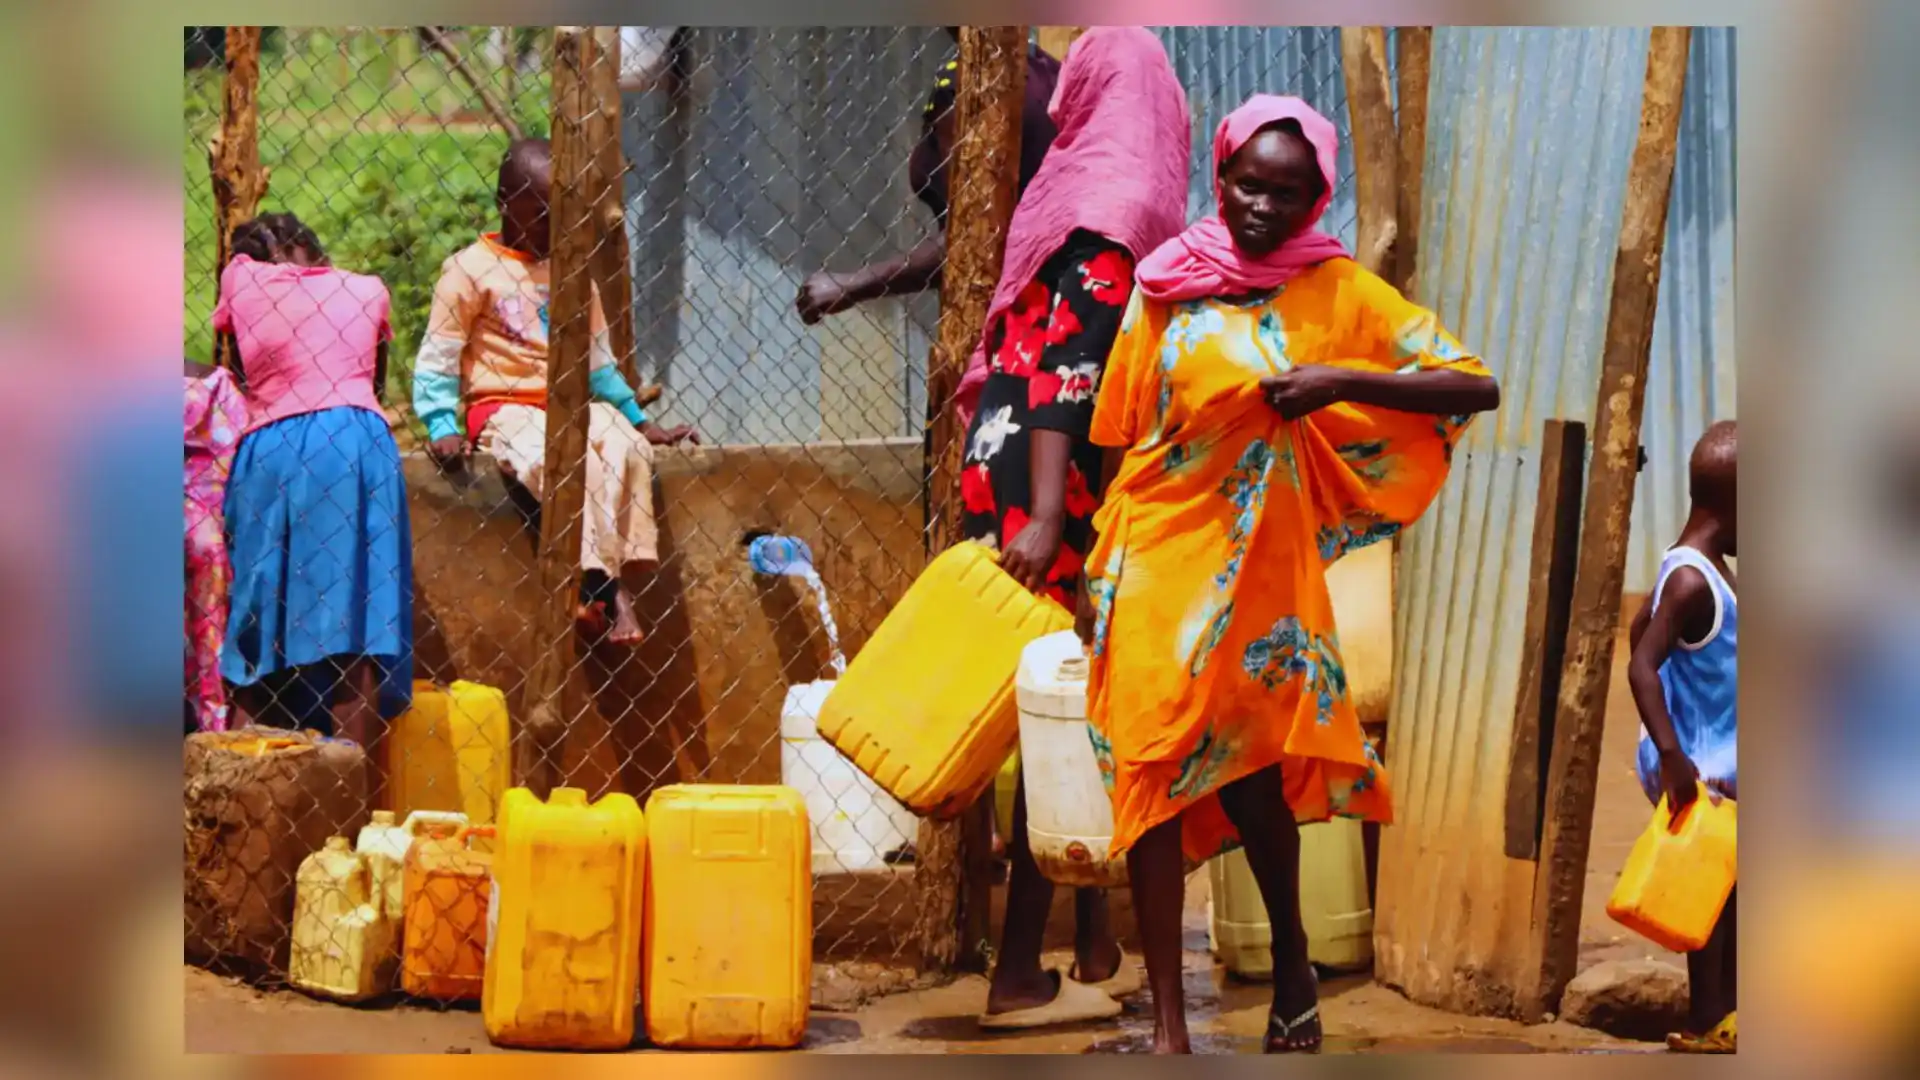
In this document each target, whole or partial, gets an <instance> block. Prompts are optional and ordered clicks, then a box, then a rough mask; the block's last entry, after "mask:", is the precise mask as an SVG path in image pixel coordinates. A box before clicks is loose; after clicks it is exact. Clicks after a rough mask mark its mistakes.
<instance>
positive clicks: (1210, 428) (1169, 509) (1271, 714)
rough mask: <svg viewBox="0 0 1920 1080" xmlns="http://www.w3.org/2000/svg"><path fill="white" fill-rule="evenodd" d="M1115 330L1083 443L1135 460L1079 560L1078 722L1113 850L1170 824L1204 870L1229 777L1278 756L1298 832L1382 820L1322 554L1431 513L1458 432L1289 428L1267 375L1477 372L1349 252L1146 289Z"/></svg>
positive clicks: (1367, 413)
mask: <svg viewBox="0 0 1920 1080" xmlns="http://www.w3.org/2000/svg"><path fill="white" fill-rule="evenodd" d="M1122 324H1123V325H1124V326H1125V327H1126V329H1125V330H1123V331H1122V333H1121V334H1120V336H1119V338H1118V340H1117V341H1116V342H1115V343H1114V347H1113V350H1112V354H1111V355H1110V356H1109V357H1108V359H1107V366H1106V370H1105V372H1104V374H1103V376H1102V382H1101V386H1100V390H1099V395H1098V399H1097V403H1096V405H1095V409H1094V417H1093V425H1092V428H1091V435H1092V438H1093V439H1094V440H1095V441H1097V442H1098V443H1100V444H1101V445H1104V446H1117V447H1123V448H1125V450H1126V455H1125V457H1124V459H1123V460H1122V463H1121V465H1120V471H1119V473H1118V474H1117V475H1116V476H1114V477H1113V479H1112V481H1111V484H1110V486H1109V488H1108V490H1107V497H1106V502H1105V504H1104V505H1102V506H1101V508H1100V510H1099V512H1098V514H1097V515H1096V518H1095V523H1096V525H1097V532H1098V536H1097V539H1096V541H1095V544H1094V549H1093V551H1092V552H1091V553H1090V554H1089V556H1088V559H1087V565H1088V566H1089V567H1090V568H1093V570H1094V572H1093V573H1091V574H1090V576H1089V579H1088V589H1089V591H1090V592H1091V594H1092V596H1093V599H1094V602H1095V609H1094V616H1095V634H1096V641H1095V647H1094V650H1093V664H1092V672H1091V678H1090V682H1089V685H1088V718H1089V721H1090V722H1091V723H1092V724H1093V725H1094V727H1095V728H1096V729H1097V730H1098V732H1099V738H1100V740H1101V742H1100V743H1099V745H1100V746H1101V747H1102V750H1101V752H1102V754H1103V755H1106V754H1110V755H1111V759H1112V763H1111V765H1110V766H1108V765H1105V764H1103V766H1102V768H1103V773H1106V772H1108V771H1110V774H1111V777H1112V781H1111V787H1110V789H1109V790H1110V793H1111V796H1112V801H1113V810H1114V838H1113V850H1114V852H1115V853H1116V854H1124V853H1125V852H1126V851H1127V849H1128V848H1130V847H1131V846H1132V845H1133V844H1134V843H1135V842H1137V841H1138V840H1139V838H1140V837H1141V836H1142V835H1144V834H1145V833H1146V832H1147V831H1148V830H1150V829H1152V828H1153V827H1155V826H1157V825H1159V824H1161V823H1163V822H1166V821H1170V820H1174V819H1176V818H1177V819H1178V820H1179V822H1180V834H1181V846H1182V849H1183V854H1184V856H1185V858H1186V859H1187V860H1188V861H1189V862H1190V863H1191V862H1197V861H1199V860H1204V859H1207V858H1210V857H1212V856H1213V855H1215V854H1218V853H1219V852H1220V851H1222V850H1225V849H1226V848H1228V847H1230V846H1231V845H1233V844H1234V843H1236V842H1237V834H1236V833H1235V830H1234V828H1233V824H1232V822H1231V821H1230V820H1229V819H1228V818H1227V816H1226V812H1225V810H1224V809H1223V808H1222V807H1221V805H1220V797H1219V792H1220V789H1221V787H1222V786H1223V785H1226V784H1230V783H1232V782H1234V781H1235V780H1238V779H1240V778H1242V777H1245V776H1248V775H1251V774H1253V773H1256V772H1259V771H1261V770H1263V769H1268V768H1273V767H1278V768H1279V769H1280V774H1281V781H1282V784H1283V787H1284V793H1285V797H1286V801H1287V805H1288V808H1289V809H1290V810H1291V811H1292V813H1293V815H1294V817H1295V818H1296V819H1297V820H1299V821H1303V822H1304V821H1324V820H1326V819H1327V818H1329V817H1332V816H1336V815H1340V816H1348V817H1355V818H1362V819H1365V820H1369V821H1379V822H1388V821H1391V820H1392V818H1393V802H1392V793H1391V791H1390V784H1389V779H1388V777H1387V775H1386V773H1385V771H1384V770H1383V769H1381V768H1380V764H1379V759H1378V757H1377V756H1376V755H1375V754H1374V753H1373V752H1372V751H1371V749H1363V748H1364V747H1365V739H1364V736H1363V735H1362V732H1361V730H1360V724H1359V719H1358V718H1357V717H1356V715H1355V714H1354V711H1353V705H1352V703H1351V701H1350V700H1349V696H1348V685H1347V684H1348V672H1347V670H1346V668H1345V666H1344V663H1343V661H1342V659H1341V654H1340V648H1339V637H1338V634H1337V631H1336V628H1335V626H1334V619H1333V611H1332V603H1331V600H1330V597H1329V596H1328V594H1327V584H1326V579H1325V571H1324V565H1325V561H1331V560H1332V559H1335V558H1338V557H1339V556H1340V555H1342V554H1344V553H1345V552H1346V551H1349V550H1352V549H1354V548H1358V547H1361V546H1364V545H1366V544H1368V543H1374V542H1377V541H1379V540H1381V539H1385V538H1387V537H1390V536H1392V535H1394V533H1395V532H1396V531H1398V530H1399V529H1401V528H1403V527H1404V526H1405V525H1406V524H1407V523H1409V522H1412V521H1414V520H1415V519H1417V518H1418V517H1419V516H1420V514H1421V513H1422V512H1423V511H1424V510H1425V509H1426V507H1427V505H1428V504H1429V503H1430V502H1431V501H1432V499H1433V498H1434V496H1435V495H1436V494H1437V493H1438V492H1439V490H1440V486H1441V484H1442V483H1443V482H1444V481H1445V479H1446V476H1447V472H1448V454H1449V452H1450V451H1451V449H1452V447H1453V445H1454V443H1455V441H1456V440H1457V439H1458V438H1460V436H1461V432H1462V428H1461V427H1459V426H1455V425H1453V423H1452V421H1451V419H1450V418H1440V417H1433V416H1423V415H1418V414H1413V413H1405V412H1398V411H1394V410H1388V409H1374V408H1370V407H1367V406H1362V405H1357V404H1354V403H1350V402H1348V403H1341V404H1338V405H1334V406H1332V407H1329V408H1325V409H1322V410H1319V411H1318V412H1315V413H1312V414H1309V415H1308V416H1305V417H1302V418H1300V419H1297V420H1292V421H1285V420H1281V419H1280V418H1279V414H1278V413H1277V412H1276V411H1274V410H1273V409H1271V408H1269V407H1266V406H1265V404H1264V402H1262V401H1260V400H1258V395H1259V389H1258V383H1259V380H1260V379H1261V378H1263V377H1265V376H1267V375H1270V374H1274V373H1278V372H1280V371H1285V370H1290V369H1292V368H1296V367H1301V366H1306V365H1312V364H1328V363H1338V364H1341V365H1342V366H1347V367H1353V368H1357V369H1360V370H1365V371H1370V372H1374V373H1380V374H1389V373H1392V372H1396V371H1400V370H1403V369H1404V370H1413V371H1423V370H1433V369H1436V368H1447V369H1451V370H1456V371H1464V372H1468V373H1472V374H1479V375H1484V374H1486V368H1485V366H1484V365H1482V364H1481V363H1480V362H1479V361H1477V360H1475V359H1473V358H1472V357H1470V356H1467V355H1466V354H1465V353H1464V351H1463V350H1460V349H1459V348H1458V343H1457V342H1454V341H1453V339H1452V338H1451V337H1448V336H1446V334H1445V332H1444V331H1442V330H1440V329H1439V327H1438V326H1437V324H1436V323H1435V321H1434V319H1433V317H1432V315H1431V314H1430V313H1428V312H1425V311H1422V310H1421V309H1420V308H1418V307H1417V306H1416V305H1414V304H1412V303H1410V302H1408V301H1407V300H1406V298H1405V297H1403V296H1401V295H1400V294H1399V293H1398V292H1397V291H1395V290H1394V289H1393V287H1392V286H1390V285H1388V284H1387V283H1386V282H1384V281H1382V280H1381V279H1380V278H1379V277H1378V276H1377V275H1373V274H1370V273H1368V272H1367V271H1365V270H1363V269H1361V268H1360V267H1359V266H1358V265H1357V264H1355V263H1353V262H1352V261H1351V260H1347V259H1333V260H1329V261H1328V262H1326V263H1322V264H1321V265H1320V266H1318V267H1316V268H1314V269H1312V270H1309V271H1307V272H1305V273H1303V274H1301V275H1300V276H1298V277H1296V278H1294V279H1292V280H1291V281H1289V282H1288V283H1287V285H1286V286H1285V288H1283V289H1278V290H1274V291H1272V292H1270V293H1267V294H1266V295H1264V296H1257V297H1251V298H1248V297H1240V298H1233V299H1217V300H1199V301H1193V302H1182V303H1175V304H1157V303H1153V302H1151V301H1146V300H1144V299H1143V298H1141V297H1139V296H1138V295H1136V296H1135V297H1134V299H1133V301H1132V303H1131V304H1130V307H1129V311H1128V312H1127V314H1126V315H1125V316H1123V318H1122ZM1409 349H1413V350H1414V351H1413V352H1412V353H1409V352H1408V350H1409ZM1316 556H1319V557H1318V558H1316ZM1323 560H1325V561H1323Z"/></svg>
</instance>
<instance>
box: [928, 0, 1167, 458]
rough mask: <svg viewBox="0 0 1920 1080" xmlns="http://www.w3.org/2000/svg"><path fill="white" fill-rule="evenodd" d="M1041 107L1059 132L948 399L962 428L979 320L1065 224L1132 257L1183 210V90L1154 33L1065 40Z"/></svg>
mask: <svg viewBox="0 0 1920 1080" xmlns="http://www.w3.org/2000/svg"><path fill="white" fill-rule="evenodd" d="M1048 112H1049V113H1050V114H1051V115H1052V117H1053V120H1054V123H1055V124H1056V125H1058V127H1059V129H1060V134H1059V135H1058V136H1056V137H1055V138H1054V140H1053V145H1052V146H1051V147H1049V148H1048V149H1047V156H1046V160H1045V161H1043V162H1042V163H1041V165H1040V171H1039V172H1038V173H1035V174H1034V177H1033V182H1032V183H1030V184H1028V185H1027V190H1026V193H1025V194H1024V195H1022V196H1021V197H1020V205H1019V206H1017V207H1015V208H1014V211H1013V221H1012V223H1011V224H1010V225H1009V226H1008V228H1007V250H1006V259H1005V261H1004V262H1003V263H1002V264H1001V268H1000V284H999V286H998V287H997V288H996V289H995V290H994V293H993V302H992V303H991V304H989V305H988V307H987V321H986V323H985V326H984V327H983V332H982V334H981V338H982V340H981V343H980V344H979V345H976V346H975V347H974V352H973V356H972V358H971V359H970V360H969V361H968V362H967V373H966V375H965V376H963V377H962V378H961V380H960V387H959V391H958V394H957V400H956V402H955V408H956V410H957V411H958V413H959V417H960V424H961V426H962V427H963V428H964V427H965V426H966V425H967V424H969V423H971V422H972V420H973V411H974V409H975V408H976V407H977V406H978V404H979V401H980V387H981V386H982V385H984V384H985V383H986V381H987V354H986V347H985V337H986V335H985V332H984V330H985V328H986V327H991V326H993V323H994V320H995V319H997V318H999V317H1000V315H1002V314H1003V313H1004V312H1006V311H1007V309H1009V308H1011V307H1012V306H1013V301H1014V299H1015V297H1017V296H1019V295H1020V290H1021V289H1023V288H1025V287H1026V286H1027V283H1028V282H1030V281H1032V280H1033V276H1034V275H1035V274H1036V273H1039V271H1040V267H1041V265H1042V264H1044V263H1045V262H1046V261H1047V259H1048V258H1049V257H1051V256H1052V255H1053V253H1054V252H1055V251H1058V250H1059V249H1060V245H1061V244H1063V243H1065V242H1066V239H1067V236H1068V235H1069V234H1071V233H1072V232H1073V231H1074V230H1075V229H1086V230H1088V231H1089V232H1096V233H1099V234H1100V235H1101V236H1104V237H1106V238H1107V239H1109V240H1112V241H1114V242H1115V243H1118V244H1120V245H1122V246H1124V247H1125V248H1126V249H1127V250H1128V251H1129V252H1131V253H1132V254H1133V257H1134V258H1135V259H1136V260H1138V259H1140V258H1141V257H1143V256H1145V255H1146V253H1147V252H1150V251H1152V250H1153V249H1154V248H1156V247H1159V246H1160V245H1161V244H1162V243H1164V242H1165V241H1166V240H1167V238H1168V237H1171V236H1173V235H1174V234H1175V233H1177V232H1179V231H1180V226H1181V225H1183V224H1184V223H1185V222H1186V219H1187V164H1188V161H1189V160H1190V159H1191V157H1192V151H1191V146H1192V142H1193V139H1192V128H1191V126H1190V125H1189V122H1188V119H1187V95H1186V91H1185V90H1182V89H1181V87H1180V80H1179V78H1178V77H1176V76H1175V75H1174V73H1173V64H1172V63H1171V62H1170V61H1168V59H1167V51H1166V49H1165V48H1163V47H1162V46H1161V44H1160V39H1159V38H1157V37H1154V36H1153V34H1152V33H1150V32H1149V31H1147V30H1146V29H1144V28H1142V27H1138V26H1096V27H1094V28H1093V29H1091V30H1088V31H1087V32H1086V33H1085V34H1083V35H1081V36H1080V38H1079V39H1077V40H1076V41H1075V42H1074V43H1073V47H1072V48H1070V49H1068V50H1067V60H1066V64H1065V65H1064V66H1063V67H1062V68H1061V69H1060V85H1059V88H1058V89H1057V90H1055V92H1054V97H1053V103H1052V105H1051V106H1050V107H1049V108H1048Z"/></svg>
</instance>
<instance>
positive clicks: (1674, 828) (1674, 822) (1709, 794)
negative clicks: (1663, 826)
mask: <svg viewBox="0 0 1920 1080" xmlns="http://www.w3.org/2000/svg"><path fill="white" fill-rule="evenodd" d="M1693 787H1694V792H1695V794H1694V797H1693V801H1692V802H1690V803H1688V804H1687V805H1685V806H1683V807H1681V808H1680V812H1679V813H1678V814H1676V813H1674V812H1673V810H1672V808H1671V807H1669V806H1668V805H1667V797H1666V796H1665V795H1661V796H1660V813H1661V814H1662V815H1663V816H1664V817H1665V818H1666V820H1667V834H1668V835H1669V836H1679V835H1680V831H1681V830H1682V829H1684V828H1686V825H1687V823H1688V822H1689V821H1692V820H1693V811H1694V810H1695V809H1696V808H1697V807H1699V806H1700V804H1701V803H1704V802H1707V801H1708V800H1712V803H1713V805H1715V806H1718V805H1719V803H1720V796H1719V795H1718V794H1717V793H1715V792H1713V791H1712V790H1710V789H1709V788H1708V787H1707V782H1706V781H1705V780H1695V781H1694V782H1693Z"/></svg>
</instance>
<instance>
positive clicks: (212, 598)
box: [185, 361, 247, 731]
mask: <svg viewBox="0 0 1920 1080" xmlns="http://www.w3.org/2000/svg"><path fill="white" fill-rule="evenodd" d="M185 376H186V391H187V394H186V416H185V420H186V429H185V441H186V474H187V475H186V539H187V551H186V556H187V564H186V566H187V672H186V674H187V693H186V705H187V707H186V729H187V730H188V731H225V730H226V729H227V723H228V721H229V720H230V719H231V718H232V706H231V705H230V704H229V703H228V701H227V689H226V683H224V682H223V681H221V678H220V643H221V642H222V641H225V640H226V636H227V611H228V593H229V590H231V589H232V587H233V560H232V559H231V558H229V557H228V555H227V536H226V531H227V518H226V502H227V479H228V477H229V476H230V475H231V474H232V472H233V455H234V451H235V450H236V449H237V448H238V447H239V445H240V436H241V435H242V434H244V433H245V432H246V429H247V402H246V398H245V397H244V396H243V395H242V394H241V392H240V388H239V386H237V385H236V384H235V383H234V381H233V377H232V376H231V375H229V374H227V370H226V369H225V368H217V367H209V366H207V365H205V364H196V363H194V362H192V361H187V363H186V365H185Z"/></svg>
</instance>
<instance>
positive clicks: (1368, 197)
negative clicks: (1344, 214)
mask: <svg viewBox="0 0 1920 1080" xmlns="http://www.w3.org/2000/svg"><path fill="white" fill-rule="evenodd" d="M1340 63H1341V68H1342V69H1343V71H1344V72H1345V74H1346V81H1347V115H1348V119H1349V120H1350V122H1351V124H1352V128H1353V173H1354V185H1353V186H1354V201H1355V203H1356V204H1357V206H1358V211H1359V222H1358V224H1357V226H1356V227H1355V233H1356V239H1355V243H1354V259H1355V261H1357V262H1358V263H1359V264H1360V265H1361V266H1363V267H1366V268H1367V269H1368V270H1370V271H1372V272H1373V273H1376V274H1386V273H1390V272H1391V266H1390V263H1391V260H1392V259H1393V247H1394V237H1395V236H1396V235H1397V234H1398V231H1399V227H1398V225H1397V224H1396V221H1395V213H1396V206H1395V204H1396V203H1397V202H1398V200H1399V197H1400V185H1399V184H1398V182H1396V180H1395V179H1394V172H1395V170H1396V167H1397V166H1398V163H1399V158H1400V137H1399V132H1398V130H1397V129H1396V127H1395V126H1394V120H1393V85H1392V84H1391V83H1390V82H1388V81H1387V30H1386V27H1383V26H1343V27H1341V28H1340Z"/></svg>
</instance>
